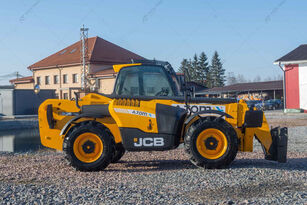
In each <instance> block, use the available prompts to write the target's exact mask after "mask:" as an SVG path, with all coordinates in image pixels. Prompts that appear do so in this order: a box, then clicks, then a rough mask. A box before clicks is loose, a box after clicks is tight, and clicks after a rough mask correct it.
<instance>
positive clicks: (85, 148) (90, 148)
mask: <svg viewBox="0 0 307 205" xmlns="http://www.w3.org/2000/svg"><path fill="white" fill-rule="evenodd" d="M73 149H74V154H75V156H76V157H77V158H78V159H79V160H80V161H82V162H85V163H92V162H95V161H96V160H98V159H99V157H100V156H101V154H102V152H103V143H102V141H101V139H100V137H99V136H98V135H96V134H94V133H89V132H86V133H83V134H81V135H79V136H78V137H77V139H76V140H75V142H74V148H73Z"/></svg>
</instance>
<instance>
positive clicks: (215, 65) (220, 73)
mask: <svg viewBox="0 0 307 205" xmlns="http://www.w3.org/2000/svg"><path fill="white" fill-rule="evenodd" d="M210 76H211V86H212V87H222V86H224V85H225V69H224V68H223V64H222V62H221V59H220V58H219V54H218V53H217V51H215V52H214V54H213V57H212V60H211V66H210Z"/></svg>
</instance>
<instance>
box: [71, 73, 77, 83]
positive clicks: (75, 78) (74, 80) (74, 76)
mask: <svg viewBox="0 0 307 205" xmlns="http://www.w3.org/2000/svg"><path fill="white" fill-rule="evenodd" d="M72 82H73V83H77V82H78V74H72Z"/></svg>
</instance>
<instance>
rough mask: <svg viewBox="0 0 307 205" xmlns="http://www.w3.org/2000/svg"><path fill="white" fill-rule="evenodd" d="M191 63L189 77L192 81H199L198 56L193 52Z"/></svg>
mask: <svg viewBox="0 0 307 205" xmlns="http://www.w3.org/2000/svg"><path fill="white" fill-rule="evenodd" d="M191 63H192V68H191V72H190V75H191V78H192V80H191V81H193V82H198V81H199V75H198V74H199V72H198V70H199V69H198V57H197V55H196V54H195V55H194V57H193V61H191Z"/></svg>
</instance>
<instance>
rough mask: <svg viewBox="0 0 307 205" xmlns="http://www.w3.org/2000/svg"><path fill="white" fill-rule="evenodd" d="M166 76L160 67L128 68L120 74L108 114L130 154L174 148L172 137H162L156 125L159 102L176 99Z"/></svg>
mask: <svg viewBox="0 0 307 205" xmlns="http://www.w3.org/2000/svg"><path fill="white" fill-rule="evenodd" d="M164 72H165V71H164V70H163V68H162V67H161V66H147V65H146V66H131V67H126V68H123V69H122V70H121V71H120V72H119V74H118V77H117V80H116V83H115V89H114V95H115V99H114V100H113V102H112V103H111V104H110V108H109V110H110V113H111V115H112V117H113V118H114V120H115V121H116V123H117V124H118V126H119V128H120V131H121V136H122V140H123V144H124V146H125V148H126V149H128V150H162V149H166V148H169V147H172V145H173V140H172V139H170V137H169V136H167V135H163V136H161V134H162V133H159V129H158V122H157V114H158V113H156V104H157V103H156V98H159V97H165V99H167V97H168V96H173V95H174V92H173V90H172V87H171V86H170V83H169V82H168V79H167V75H166V73H164ZM145 138H146V139H145ZM162 138H163V139H162ZM144 140H145V141H144ZM141 141H142V142H141ZM162 142H163V143H162Z"/></svg>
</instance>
